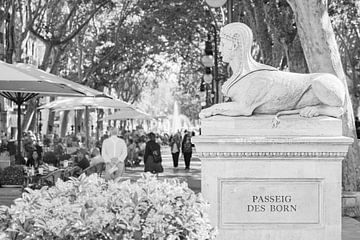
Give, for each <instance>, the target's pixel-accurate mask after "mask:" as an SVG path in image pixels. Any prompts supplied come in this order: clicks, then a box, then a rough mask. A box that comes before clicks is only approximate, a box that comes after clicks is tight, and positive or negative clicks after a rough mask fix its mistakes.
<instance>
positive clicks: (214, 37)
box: [201, 0, 234, 104]
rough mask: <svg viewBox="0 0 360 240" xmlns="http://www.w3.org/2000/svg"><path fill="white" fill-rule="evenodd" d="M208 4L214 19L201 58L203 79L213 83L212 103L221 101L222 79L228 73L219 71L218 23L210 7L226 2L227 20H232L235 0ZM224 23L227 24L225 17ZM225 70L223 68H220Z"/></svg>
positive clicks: (210, 1)
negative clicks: (203, 69) (203, 70)
mask: <svg viewBox="0 0 360 240" xmlns="http://www.w3.org/2000/svg"><path fill="white" fill-rule="evenodd" d="M206 3H207V5H208V10H207V11H208V14H209V16H210V18H211V19H212V23H211V24H210V26H211V30H210V31H209V32H208V36H207V41H206V42H205V55H204V56H203V57H202V58H201V62H202V64H203V65H204V66H205V74H204V77H203V81H204V82H205V83H207V85H209V84H210V83H211V94H210V99H211V104H215V103H219V102H220V101H221V99H222V97H220V96H221V93H220V91H219V86H220V84H221V80H222V79H224V77H226V75H227V74H224V71H220V72H219V56H218V38H219V37H218V32H217V29H219V28H218V23H217V20H216V18H215V16H214V15H213V13H212V11H211V9H210V8H218V7H220V8H221V7H222V6H223V5H225V3H226V9H227V15H228V16H227V22H228V23H230V22H232V18H233V14H232V13H233V6H234V1H233V0H206ZM223 24H225V22H224V19H223ZM220 70H223V69H220Z"/></svg>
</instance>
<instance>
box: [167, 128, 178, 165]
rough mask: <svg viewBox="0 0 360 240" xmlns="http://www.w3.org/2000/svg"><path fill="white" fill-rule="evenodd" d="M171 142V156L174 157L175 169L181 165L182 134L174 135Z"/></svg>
mask: <svg viewBox="0 0 360 240" xmlns="http://www.w3.org/2000/svg"><path fill="white" fill-rule="evenodd" d="M169 142H170V143H169V145H170V151H171V156H172V160H173V166H174V168H177V167H178V164H179V155H180V145H181V136H180V134H179V133H175V134H174V135H172V136H171V137H170V140H169Z"/></svg>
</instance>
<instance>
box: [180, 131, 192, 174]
mask: <svg viewBox="0 0 360 240" xmlns="http://www.w3.org/2000/svg"><path fill="white" fill-rule="evenodd" d="M193 147H194V144H192V143H191V136H190V135H189V134H185V136H184V139H183V141H182V144H181V150H182V153H183V156H184V161H185V170H190V160H191V156H192V148H193Z"/></svg>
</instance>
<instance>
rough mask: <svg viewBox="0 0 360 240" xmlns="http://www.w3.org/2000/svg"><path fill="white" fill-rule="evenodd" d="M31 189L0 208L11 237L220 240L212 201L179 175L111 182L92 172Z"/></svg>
mask: <svg viewBox="0 0 360 240" xmlns="http://www.w3.org/2000/svg"><path fill="white" fill-rule="evenodd" d="M27 191H28V193H24V194H23V197H22V198H19V199H17V200H15V205H12V206H11V207H10V208H9V207H2V209H1V210H0V232H4V236H5V237H7V238H9V239H10V238H11V237H12V239H53V240H60V239H67V240H75V239H100V240H101V239H104V240H105V239H159V240H161V239H173V240H175V239H196V240H202V239H203V240H205V239H209V240H211V239H214V238H215V231H214V229H213V228H212V227H211V225H210V224H209V222H208V219H207V217H206V214H205V210H206V208H207V204H206V203H205V201H204V200H203V199H202V197H201V195H200V194H197V195H196V194H195V193H194V192H193V191H192V190H190V189H189V188H188V187H187V184H186V183H180V182H179V181H178V180H177V179H168V180H162V181H160V180H157V179H156V177H154V176H152V175H151V174H144V175H143V176H142V178H141V179H139V180H138V181H136V182H134V183H131V182H130V181H129V180H128V181H120V180H119V181H108V182H106V181H105V180H104V179H102V178H100V177H98V176H97V175H96V174H92V175H90V176H88V177H86V176H85V175H81V176H80V177H79V178H78V179H77V178H72V179H71V180H69V181H66V182H63V181H58V182H57V183H56V185H55V186H54V187H51V188H47V187H44V188H42V189H40V190H30V189H27ZM14 235H17V237H15V238H14ZM5 237H4V238H5Z"/></svg>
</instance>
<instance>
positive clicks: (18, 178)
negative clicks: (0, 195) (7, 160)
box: [0, 166, 24, 185]
mask: <svg viewBox="0 0 360 240" xmlns="http://www.w3.org/2000/svg"><path fill="white" fill-rule="evenodd" d="M0 183H1V185H23V183H24V167H23V166H8V167H6V168H4V170H3V171H2V174H1V175H0Z"/></svg>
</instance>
